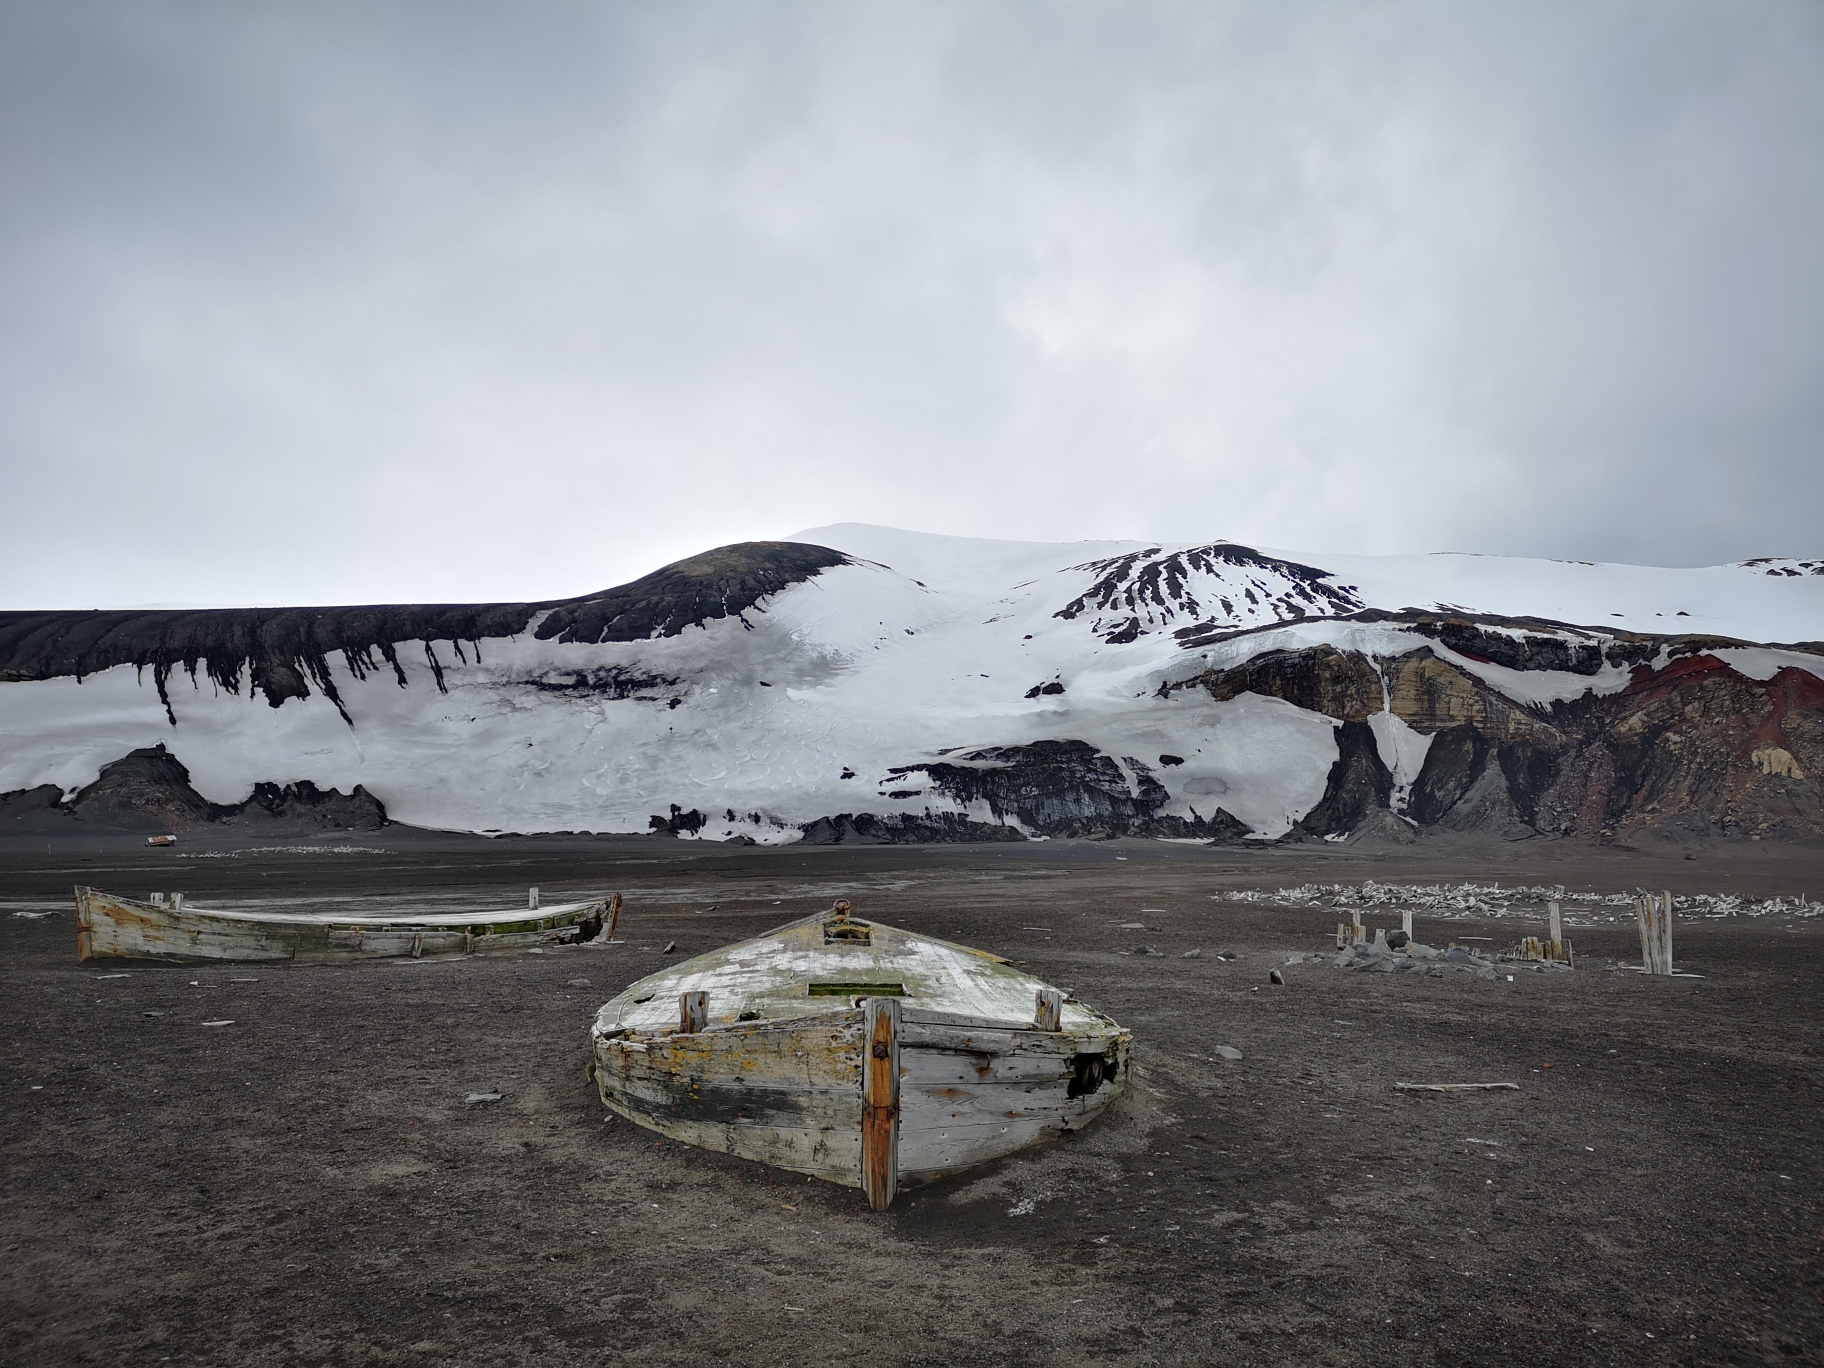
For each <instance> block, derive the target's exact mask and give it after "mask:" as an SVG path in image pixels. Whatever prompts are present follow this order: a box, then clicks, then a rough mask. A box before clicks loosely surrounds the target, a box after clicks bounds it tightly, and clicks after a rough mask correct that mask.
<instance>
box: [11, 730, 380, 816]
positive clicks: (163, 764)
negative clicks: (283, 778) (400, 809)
mask: <svg viewBox="0 0 1824 1368" xmlns="http://www.w3.org/2000/svg"><path fill="white" fill-rule="evenodd" d="M72 822H80V823H82V824H84V825H85V826H89V827H96V828H101V829H104V830H111V831H143V832H148V833H155V832H166V831H170V832H177V831H199V830H204V829H207V828H210V827H220V826H229V827H253V828H256V829H261V830H266V831H270V832H272V833H273V834H279V833H282V832H305V831H348V830H354V831H375V830H378V829H379V828H381V827H384V826H388V825H390V822H389V821H388V819H387V816H386V808H385V807H384V806H382V805H381V803H380V800H379V799H378V798H375V797H374V796H373V795H372V794H371V793H369V792H368V791H367V790H366V789H364V788H362V787H361V786H360V785H359V784H357V785H355V788H354V790H353V792H351V793H342V792H339V791H338V790H336V789H320V788H318V787H317V786H316V785H315V784H313V783H311V782H310V781H309V780H301V781H299V782H298V783H294V784H285V785H279V784H273V783H262V784H255V785H254V788H253V793H252V795H251V796H250V797H249V798H248V799H247V801H246V802H243V803H211V802H210V801H209V800H208V799H207V798H204V797H203V796H202V794H200V793H198V792H197V791H196V789H195V788H194V787H192V785H191V783H190V771H189V770H188V769H187V768H186V767H185V766H184V764H183V762H182V761H180V760H179V759H178V758H177V757H176V756H174V755H172V754H171V753H170V752H169V751H167V750H166V749H165V748H164V746H162V745H158V746H147V747H144V748H142V749H140V750H135V751H129V752H128V753H127V754H126V755H124V756H122V757H121V758H120V759H118V760H116V761H114V762H113V763H112V764H109V765H106V766H103V768H102V771H101V774H100V775H99V776H97V778H96V780H95V782H94V783H92V784H90V785H88V787H86V788H84V789H83V790H82V791H81V792H79V793H78V794H77V795H76V796H75V797H74V798H72V799H71V800H70V801H69V802H68V803H64V802H63V801H61V795H60V794H59V792H58V790H57V788H56V786H55V785H53V784H44V785H40V786H39V787H38V788H34V789H23V790H20V791H18V792H15V793H0V832H5V831H12V830H20V831H22V832H24V831H29V832H31V833H32V834H38V833H40V832H43V833H47V834H50V833H56V832H65V831H67V830H68V829H69V824H70V823H72ZM15 823H16V824H17V826H15V825H14V824H15Z"/></svg>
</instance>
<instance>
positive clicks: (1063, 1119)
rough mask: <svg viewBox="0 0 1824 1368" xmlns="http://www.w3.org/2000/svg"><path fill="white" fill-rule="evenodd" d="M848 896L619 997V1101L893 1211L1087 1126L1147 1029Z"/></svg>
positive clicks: (615, 1051)
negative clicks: (1134, 1038)
mask: <svg viewBox="0 0 1824 1368" xmlns="http://www.w3.org/2000/svg"><path fill="white" fill-rule="evenodd" d="M848 911H849V905H848V904H847V903H846V902H838V903H837V904H836V906H835V908H833V909H832V910H831V911H829V912H824V913H819V914H817V915H815V916H811V917H807V918H804V919H803V920H801V921H795V922H791V923H789V924H787V925H785V926H781V927H778V928H776V929H775V930H772V931H769V932H767V933H766V934H764V935H762V936H758V937H756V938H754V939H753V940H748V941H742V942H741V943H740V944H738V945H730V946H725V947H724V948H722V949H720V950H715V951H712V952H711V953H709V954H706V955H699V956H697V957H696V958H695V959H692V960H687V961H685V962H684V963H682V964H679V965H677V966H675V967H673V968H669V969H666V970H664V971H662V972H660V973H657V974H653V975H651V976H649V977H647V978H643V979H641V980H640V981H639V982H638V983H635V984H634V985H633V986H632V987H630V988H628V989H627V990H626V991H625V992H623V993H621V995H620V996H618V997H616V998H614V999H613V1000H612V1001H610V1002H609V1003H607V1004H606V1005H604V1006H603V1007H602V1008H601V1010H600V1011H599V1012H598V1013H597V1015H596V1020H595V1025H594V1027H593V1028H592V1031H591V1044H592V1057H591V1060H590V1063H589V1073H590V1076H591V1077H592V1078H593V1079H594V1081H595V1085H596V1088H597V1089H598V1090H599V1091H600V1093H601V1098H602V1102H603V1103H604V1105H606V1106H607V1107H608V1108H609V1109H610V1110H612V1111H615V1112H617V1113H619V1114H620V1115H622V1116H624V1117H626V1118H627V1119H628V1120H630V1121H634V1122H636V1123H638V1124H639V1125H642V1126H646V1127H648V1128H650V1129H652V1130H655V1131H658V1132H660V1133H661V1134H663V1135H668V1136H671V1137H672V1138H674V1139H677V1140H682V1141H685V1142H687V1143H689V1144H693V1145H700V1146H702V1147H704V1148H705V1149H712V1150H719V1151H721V1152H723V1153H726V1154H734V1155H739V1156H741V1157H742V1158H746V1159H757V1160H760V1161H761V1162H763V1163H767V1164H773V1165H775V1166H777V1167H779V1168H783V1169H789V1170H791V1171H793V1172H795V1173H805V1174H810V1175H812V1176H813V1177H817V1178H822V1179H825V1180H826V1181H828V1182H832V1183H840V1184H843V1185H845V1186H851V1187H860V1188H862V1189H863V1191H864V1192H865V1193H866V1195H867V1198H868V1202H869V1204H870V1205H871V1206H873V1207H874V1208H875V1209H876V1210H885V1209H886V1207H887V1205H888V1204H889V1203H890V1202H892V1200H893V1196H894V1193H895V1192H896V1191H897V1190H898V1189H900V1188H904V1187H910V1186H913V1185H915V1184H919V1183H927V1182H932V1181H935V1180H937V1179H939V1178H944V1177H948V1176H949V1175H951V1174H954V1173H957V1172H959V1171H961V1170H963V1169H967V1168H970V1167H972V1166H973V1165H977V1164H981V1163H985V1162H987V1161H989V1160H992V1159H997V1158H999V1157H1001V1156H1002V1155H1005V1154H1008V1153H1010V1152H1012V1151H1014V1150H1017V1149H1020V1148H1023V1147H1024V1146H1027V1145H1030V1144H1033V1143H1035V1142H1037V1141H1040V1140H1044V1139H1048V1138H1050V1137H1052V1136H1055V1135H1058V1134H1060V1133H1062V1132H1065V1131H1070V1130H1076V1129H1079V1128H1081V1127H1082V1126H1084V1125H1086V1124H1087V1123H1088V1122H1089V1121H1090V1120H1092V1119H1093V1118H1094V1117H1095V1116H1096V1115H1097V1113H1099V1112H1100V1111H1101V1110H1102V1109H1103V1108H1104V1107H1106V1106H1107V1105H1108V1104H1109V1102H1110V1101H1111V1100H1112V1099H1113V1098H1114V1097H1116V1096H1117V1095H1119V1093H1120V1092H1121V1090H1122V1089H1123V1087H1124V1086H1125V1085H1126V1082H1127V1068H1128V1047H1129V1043H1130V1040H1131V1036H1130V1034H1129V1033H1128V1032H1127V1031H1125V1030H1123V1029H1122V1028H1121V1027H1120V1026H1119V1025H1117V1024H1116V1023H1115V1022H1114V1021H1112V1020H1111V1019H1110V1018H1108V1017H1107V1016H1104V1015H1103V1014H1102V1013H1101V1012H1098V1011H1096V1010H1095V1009H1094V1008H1091V1007H1087V1006H1085V1005H1084V1004H1082V1003H1080V1002H1076V1001H1074V1000H1073V999H1071V998H1070V997H1068V996H1067V995H1066V994H1065V993H1063V992H1061V991H1059V990H1058V989H1056V988H1053V987H1050V986H1049V985H1047V984H1045V983H1041V982H1040V981H1039V980H1038V979H1035V978H1032V977H1030V976H1029V975H1027V974H1023V973H1021V972H1020V971H1019V970H1018V969H1016V968H1014V967H1013V965H1012V964H1011V963H1009V962H1008V961H1007V960H1005V959H1002V958H1001V957H999V956H997V955H990V954H987V953H985V952H983V951H980V950H972V949H969V948H968V947H966V946H961V945H953V944H951V943H949V942H947V941H940V940H933V939H931V938H930V937H927V936H918V935H913V934H912V933H910V932H907V931H901V930H899V929H897V928H895V927H891V926H883V925H881V924H880V923H878V922H867V921H861V920H858V919H851V918H850V917H849V915H848Z"/></svg>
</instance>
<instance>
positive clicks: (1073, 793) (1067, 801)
mask: <svg viewBox="0 0 1824 1368" xmlns="http://www.w3.org/2000/svg"><path fill="white" fill-rule="evenodd" d="M962 758H963V761H964V763H962V764H955V763H948V762H939V763H936V764H928V765H911V766H903V767H899V768H895V769H892V770H890V771H888V772H889V773H891V774H895V775H902V774H914V773H923V774H925V775H927V776H929V778H930V781H931V786H932V787H933V788H935V789H937V790H938V791H939V792H940V793H943V794H945V795H947V796H948V797H950V798H953V799H955V800H956V801H957V802H960V803H970V802H977V801H985V802H986V803H987V804H988V808H989V811H991V812H992V813H993V814H994V815H995V817H996V818H997V819H1001V820H1005V819H1006V818H1007V817H1009V816H1011V817H1014V818H1016V819H1018V821H1019V822H1020V823H1021V824H1022V825H1024V826H1026V827H1028V828H1030V829H1031V830H1033V831H1036V832H1038V833H1040V834H1041V835H1045V836H1089V837H1110V836H1173V837H1181V838H1187V837H1201V838H1204V839H1215V838H1219V837H1222V838H1226V837H1229V836H1233V835H1238V834H1245V833H1246V830H1247V828H1246V827H1244V826H1243V825H1242V824H1241V823H1240V822H1238V821H1236V820H1235V818H1233V817H1231V816H1230V815H1229V814H1228V813H1227V812H1224V811H1223V810H1222V809H1221V808H1217V809H1216V810H1215V812H1213V813H1212V814H1211V815H1210V816H1209V817H1203V816H1201V815H1198V816H1194V817H1191V818H1184V817H1179V816H1176V815H1174V814H1171V813H1164V812H1161V811H1160V809H1161V808H1163V807H1164V806H1165V805H1166V804H1167V803H1169V802H1170V801H1171V794H1170V793H1169V792H1168V791H1167V790H1166V788H1165V786H1164V785H1162V784H1161V783H1160V782H1159V781H1158V780H1157V779H1155V778H1153V774H1152V768H1151V767H1150V766H1149V765H1147V764H1146V763H1145V762H1143V761H1141V760H1137V759H1135V758H1133V757H1131V756H1128V757H1124V760H1125V762H1126V764H1127V766H1128V768H1129V769H1130V770H1131V771H1133V774H1134V779H1135V782H1134V786H1133V789H1132V790H1130V788H1129V786H1128V781H1127V776H1126V775H1125V774H1123V773H1122V771H1121V766H1120V765H1117V764H1116V763H1115V761H1114V759H1113V757H1111V756H1107V755H1104V754H1103V753H1102V752H1100V751H1098V750H1097V749H1096V748H1095V747H1094V746H1091V745H1089V744H1088V743H1087V742H1084V741H1070V740H1059V741H1035V742H1033V743H1032V744H1030V745H1026V746H992V747H989V748H988V749H986V750H979V751H974V752H972V753H970V754H968V755H965V756H963V757H962ZM1134 790H1137V792H1136V791H1134Z"/></svg>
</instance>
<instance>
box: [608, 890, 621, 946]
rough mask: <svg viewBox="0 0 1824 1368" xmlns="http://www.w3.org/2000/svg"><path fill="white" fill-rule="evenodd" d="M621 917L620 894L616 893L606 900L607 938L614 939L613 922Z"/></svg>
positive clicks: (616, 921)
mask: <svg viewBox="0 0 1824 1368" xmlns="http://www.w3.org/2000/svg"><path fill="white" fill-rule="evenodd" d="M620 919H621V895H620V894H619V893H616V894H615V895H614V896H613V897H612V898H610V899H609V900H608V939H609V940H613V939H614V928H615V924H616V923H618V922H619V921H620Z"/></svg>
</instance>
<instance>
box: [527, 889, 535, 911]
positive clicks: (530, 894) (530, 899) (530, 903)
mask: <svg viewBox="0 0 1824 1368" xmlns="http://www.w3.org/2000/svg"><path fill="white" fill-rule="evenodd" d="M526 911H528V912H536V911H538V890H537V889H536V888H528V889H527V890H526Z"/></svg>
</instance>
